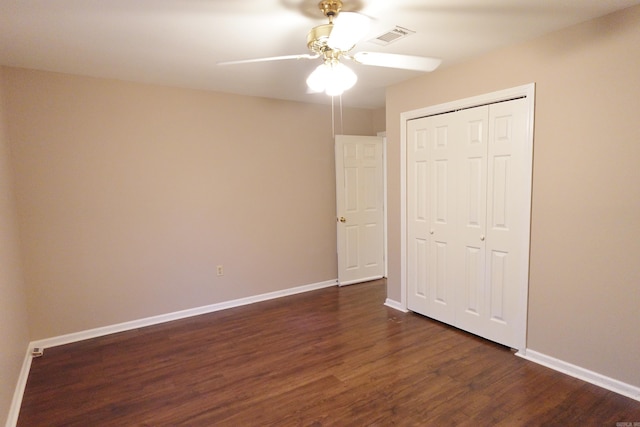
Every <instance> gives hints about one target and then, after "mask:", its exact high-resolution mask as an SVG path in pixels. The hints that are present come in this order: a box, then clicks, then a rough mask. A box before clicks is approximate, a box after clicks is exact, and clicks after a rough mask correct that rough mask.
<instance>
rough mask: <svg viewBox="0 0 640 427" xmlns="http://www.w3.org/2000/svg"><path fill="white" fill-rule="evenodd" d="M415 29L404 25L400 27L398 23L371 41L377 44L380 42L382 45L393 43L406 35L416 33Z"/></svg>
mask: <svg viewBox="0 0 640 427" xmlns="http://www.w3.org/2000/svg"><path fill="white" fill-rule="evenodd" d="M415 33H416V32H415V31H412V30H409V29H407V28H404V27H399V26H397V25H396V27H395V28H393V29H391V30H389V31H387V32H385V33H383V34H380V35H379V36H378V37H376V38H373V39H371V40H369V41H370V42H371V43H375V44H379V45H382V46H386V45H388V44H391V43H393V42H395V41H398V40H400V39H403V38H405V37H408V36H410V35H411V34H415Z"/></svg>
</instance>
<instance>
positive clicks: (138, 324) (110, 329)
mask: <svg viewBox="0 0 640 427" xmlns="http://www.w3.org/2000/svg"><path fill="white" fill-rule="evenodd" d="M336 284H337V280H327V281H326V282H319V283H313V284H310V285H304V286H298V287H295V288H289V289H283V290H281V291H275V292H269V293H266V294H260V295H254V296H250V297H246V298H240V299H236V300H231V301H224V302H219V303H216V304H211V305H206V306H202V307H196V308H190V309H188V310H182V311H176V312H173V313H167V314H161V315H159V316H152V317H146V318H143V319H138V320H132V321H130V322H124V323H118V324H115V325H110V326H103V327H101V328H95V329H89V330H86V331H81V332H74V333H72V334H67V335H60V336H57V337H52V338H45V339H42V340H37V341H32V342H31V344H30V346H29V348H30V349H32V348H33V347H41V348H48V347H55V346H58V345H63V344H69V343H73V342H77V341H83V340H87V339H90V338H97V337H101V336H104V335H109V334H115V333H118V332H124V331H129V330H132V329H137V328H143V327H145V326H151V325H157V324H160V323H165V322H171V321H172V320H179V319H185V318H188V317H192V316H198V315H200V314H207V313H213V312H215V311H220V310H226V309H228V308H234V307H239V306H242V305H248V304H253V303H256V302H261V301H267V300H270V299H275V298H280V297H286V296H289V295H295V294H300V293H304V292H309V291H314V290H316V289H322V288H328V287H331V286H335V285H336Z"/></svg>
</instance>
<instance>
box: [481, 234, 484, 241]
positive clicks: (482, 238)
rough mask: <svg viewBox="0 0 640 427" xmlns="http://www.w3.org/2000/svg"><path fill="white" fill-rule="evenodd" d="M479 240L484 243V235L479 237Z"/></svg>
mask: <svg viewBox="0 0 640 427" xmlns="http://www.w3.org/2000/svg"><path fill="white" fill-rule="evenodd" d="M480 240H481V241H483V242H484V234H481V235H480Z"/></svg>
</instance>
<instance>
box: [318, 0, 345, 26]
mask: <svg viewBox="0 0 640 427" xmlns="http://www.w3.org/2000/svg"><path fill="white" fill-rule="evenodd" d="M318 7H319V8H320V10H321V11H322V13H323V14H324V16H326V17H327V18H329V22H331V21H332V20H333V18H335V17H336V16H338V13H340V10H341V9H342V2H341V1H340V0H322V1H321V2H320V3H319V4H318Z"/></svg>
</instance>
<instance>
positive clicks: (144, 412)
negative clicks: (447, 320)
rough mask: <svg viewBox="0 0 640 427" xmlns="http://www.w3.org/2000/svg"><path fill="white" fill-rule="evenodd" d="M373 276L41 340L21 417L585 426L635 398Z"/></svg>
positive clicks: (604, 421)
mask: <svg viewBox="0 0 640 427" xmlns="http://www.w3.org/2000/svg"><path fill="white" fill-rule="evenodd" d="M384 287H385V285H384V283H383V282H381V281H377V282H372V283H368V284H361V285H353V286H348V287H345V288H337V287H334V288H327V289H322V290H319V291H314V292H309V293H306V294H301V295H295V296H291V297H286V298H281V299H278V300H272V301H267V302H263V303H257V304H253V305H250V306H245V307H240V308H235V309H230V310H226V311H221V312H217V313H212V314H207V315H202V316H197V317H193V318H190V319H185V320H179V321H175V322H171V323H166V324H162V325H157V326H151V327H147V328H142V329H139V330H135V331H129V332H123V333H119V334H115V335H111V336H107V337H102V338H96V339H92V340H88V341H84V342H80V343H74V344H69V345H65V346H60V347H55V348H50V349H47V350H46V351H45V355H44V357H41V358H37V359H34V360H33V365H32V368H31V373H30V375H29V380H28V383H27V388H26V393H25V396H24V400H23V404H22V410H21V413H20V418H19V422H18V425H19V426H29V427H33V426H83V427H85V426H172V425H187V426H270V425H274V426H275V425H277V426H297V425H301V426H341V425H349V426H354V425H357V426H369V425H370V426H390V425H403V426H404V425H406V426H425V425H428V426H432V425H435V426H439V425H446V426H448V425H474V426H478V425H479V426H488V425H491V426H493V425H505V426H519V425H535V426H537V425H544V426H548V425H557V426H592V425H610V426H615V425H616V423H617V422H634V421H636V422H638V421H640V402H637V401H635V400H632V399H629V398H626V397H623V396H620V395H617V394H615V393H612V392H609V391H607V390H604V389H601V388H599V387H596V386H593V385H590V384H588V383H585V382H582V381H580V380H577V379H574V378H572V377H569V376H565V375H562V374H560V373H557V372H555V371H552V370H550V369H547V368H544V367H542V366H539V365H536V364H534V363H531V362H528V361H526V360H523V359H521V358H519V357H516V356H514V355H513V354H512V353H511V352H510V350H509V349H507V348H504V347H502V346H499V345H497V344H493V343H491V342H488V341H485V340H482V339H480V338H477V337H474V336H472V335H469V334H466V333H464V332H461V331H459V330H456V329H454V328H451V327H449V326H446V325H443V324H441V323H438V322H435V321H432V320H429V319H427V318H424V317H421V316H418V315H415V314H403V313H401V312H398V311H395V310H393V309H390V308H387V307H385V306H384V305H383V302H384V299H385V288H384Z"/></svg>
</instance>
